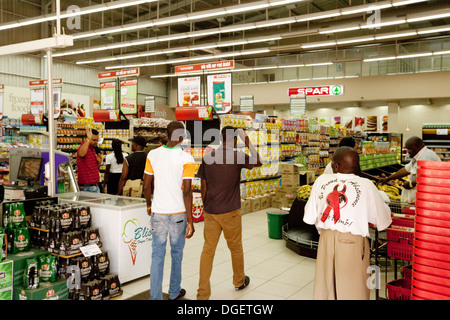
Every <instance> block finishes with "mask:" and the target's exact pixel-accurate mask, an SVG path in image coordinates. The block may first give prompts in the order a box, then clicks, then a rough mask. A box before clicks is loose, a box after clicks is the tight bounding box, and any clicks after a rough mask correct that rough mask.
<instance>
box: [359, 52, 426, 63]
mask: <svg viewBox="0 0 450 320" xmlns="http://www.w3.org/2000/svg"><path fill="white" fill-rule="evenodd" d="M431 55H433V52H421V53H411V54H402V55H398V56H389V57H378V58H369V59H364V60H363V61H364V62H373V61H386V60H397V59H410V58H420V57H428V56H431Z"/></svg>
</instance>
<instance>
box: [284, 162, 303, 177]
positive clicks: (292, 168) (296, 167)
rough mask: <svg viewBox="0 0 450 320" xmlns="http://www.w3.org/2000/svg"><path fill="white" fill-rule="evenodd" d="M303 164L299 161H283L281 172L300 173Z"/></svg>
mask: <svg viewBox="0 0 450 320" xmlns="http://www.w3.org/2000/svg"><path fill="white" fill-rule="evenodd" d="M302 167H303V165H302V164H299V163H283V164H281V165H280V172H281V174H282V175H283V174H299V173H300V170H301V168H302Z"/></svg>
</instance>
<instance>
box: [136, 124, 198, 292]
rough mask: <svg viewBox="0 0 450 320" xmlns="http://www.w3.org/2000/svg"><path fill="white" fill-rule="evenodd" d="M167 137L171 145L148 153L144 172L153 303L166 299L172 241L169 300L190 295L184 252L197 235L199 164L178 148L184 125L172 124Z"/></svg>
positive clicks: (182, 136) (168, 144)
mask: <svg viewBox="0 0 450 320" xmlns="http://www.w3.org/2000/svg"><path fill="white" fill-rule="evenodd" d="M167 137H168V139H169V141H168V142H167V144H166V145H163V146H161V147H159V148H157V149H155V150H152V151H150V152H149V153H148V156H147V160H146V164H145V171H144V173H145V174H144V176H145V178H144V194H145V199H146V201H147V213H148V214H149V215H150V217H151V218H150V224H151V226H152V263H151V266H150V274H151V277H150V299H151V300H162V299H163V295H162V281H163V273H164V260H165V256H166V244H167V239H168V238H169V239H170V255H171V258H172V264H171V268H170V269H171V271H170V285H169V299H170V300H175V299H178V298H181V297H182V296H184V295H185V294H186V290H184V289H182V288H181V276H182V275H181V265H182V259H183V249H184V245H185V240H186V239H189V238H191V237H192V235H193V234H194V231H195V230H194V224H193V220H192V189H191V183H192V179H194V177H195V163H194V158H193V157H192V156H191V155H190V154H187V153H186V152H184V151H183V150H182V149H181V147H179V146H178V144H179V143H181V142H182V141H183V139H184V127H183V124H182V123H181V122H178V121H172V122H171V123H169V125H168V126H167ZM153 183H154V184H153ZM152 185H154V188H152ZM152 189H154V190H152ZM152 193H153V200H152V199H151V195H152Z"/></svg>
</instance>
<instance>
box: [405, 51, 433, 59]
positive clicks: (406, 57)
mask: <svg viewBox="0 0 450 320" xmlns="http://www.w3.org/2000/svg"><path fill="white" fill-rule="evenodd" d="M431 55H433V53H432V52H423V53H412V54H402V55H399V56H397V58H398V59H408V58H419V57H427V56H431Z"/></svg>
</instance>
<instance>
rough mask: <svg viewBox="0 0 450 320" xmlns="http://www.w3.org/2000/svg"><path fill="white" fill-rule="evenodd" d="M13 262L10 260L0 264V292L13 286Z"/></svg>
mask: <svg viewBox="0 0 450 320" xmlns="http://www.w3.org/2000/svg"><path fill="white" fill-rule="evenodd" d="M13 275H14V261H12V260H10V259H6V260H3V261H2V262H0V290H3V289H8V288H11V287H12V286H13Z"/></svg>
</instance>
